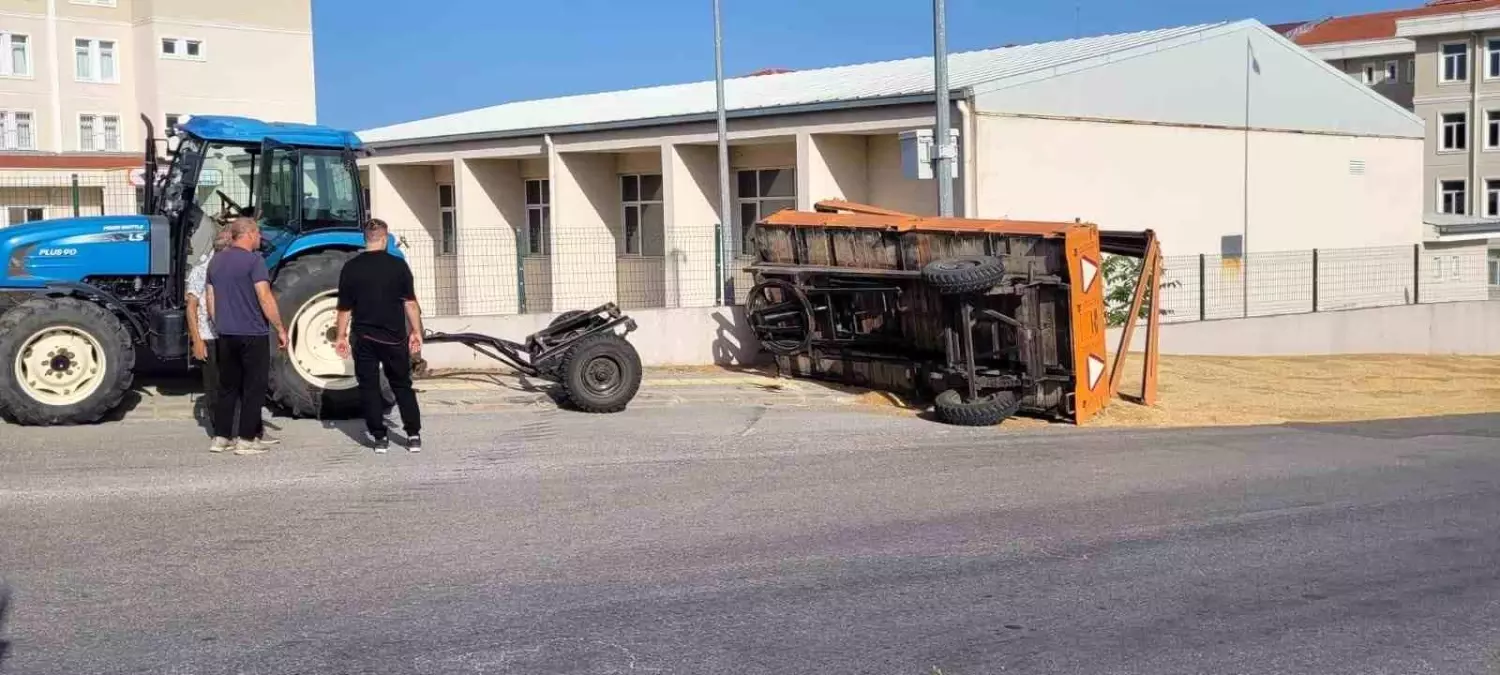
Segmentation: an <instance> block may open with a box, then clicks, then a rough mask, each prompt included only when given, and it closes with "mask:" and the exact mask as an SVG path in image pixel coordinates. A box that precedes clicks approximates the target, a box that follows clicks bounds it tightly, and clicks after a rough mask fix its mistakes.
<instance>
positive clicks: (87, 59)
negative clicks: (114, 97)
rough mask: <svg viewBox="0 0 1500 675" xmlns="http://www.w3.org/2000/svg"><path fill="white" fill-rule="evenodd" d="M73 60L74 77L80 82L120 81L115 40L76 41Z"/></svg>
mask: <svg viewBox="0 0 1500 675" xmlns="http://www.w3.org/2000/svg"><path fill="white" fill-rule="evenodd" d="M73 60H74V67H73V71H74V76H75V77H76V78H77V79H78V81H79V82H105V83H114V82H119V81H120V70H119V65H118V63H117V62H116V59H115V43H114V41H113V40H85V39H78V40H74V41H73Z"/></svg>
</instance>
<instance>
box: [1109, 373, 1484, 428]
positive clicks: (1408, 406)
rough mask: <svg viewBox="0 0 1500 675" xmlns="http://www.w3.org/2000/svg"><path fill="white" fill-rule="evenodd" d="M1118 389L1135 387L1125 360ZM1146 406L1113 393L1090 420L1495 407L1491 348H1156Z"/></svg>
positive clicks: (1300, 416)
mask: <svg viewBox="0 0 1500 675" xmlns="http://www.w3.org/2000/svg"><path fill="white" fill-rule="evenodd" d="M1127 363H1128V365H1127V368H1128V369H1127V370H1126V381H1125V385H1124V386H1122V387H1121V389H1122V391H1124V392H1125V393H1131V392H1138V391H1139V390H1140V384H1139V372H1140V361H1139V359H1138V358H1133V359H1131V360H1130V361H1128V362H1127ZM1159 391H1160V395H1161V398H1160V401H1159V402H1158V404H1157V405H1156V406H1155V407H1154V408H1145V407H1142V406H1139V405H1134V404H1131V403H1127V402H1122V401H1115V402H1114V403H1112V404H1111V405H1110V408H1109V410H1107V411H1106V412H1105V414H1104V415H1103V416H1102V417H1101V418H1100V419H1099V420H1098V421H1097V422H1096V423H1095V424H1097V425H1099V426H1196V425H1233V424H1278V423H1283V422H1333V421H1352V420H1367V419H1385V418H1396V417H1421V416H1427V415H1454V414H1463V413H1480V412H1496V411H1500V357H1480V356H1308V357H1182V356H1176V357H1162V360H1161V377H1160V385H1159Z"/></svg>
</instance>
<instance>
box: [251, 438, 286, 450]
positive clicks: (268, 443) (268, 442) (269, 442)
mask: <svg viewBox="0 0 1500 675" xmlns="http://www.w3.org/2000/svg"><path fill="white" fill-rule="evenodd" d="M255 442H257V443H260V444H261V445H263V446H265V447H268V448H269V447H272V446H276V445H281V439H279V438H271V437H270V436H261V437H260V438H257V439H255Z"/></svg>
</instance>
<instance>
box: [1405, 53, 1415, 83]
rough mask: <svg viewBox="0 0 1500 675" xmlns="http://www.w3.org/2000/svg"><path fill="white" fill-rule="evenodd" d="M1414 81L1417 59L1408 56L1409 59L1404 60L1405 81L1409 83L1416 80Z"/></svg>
mask: <svg viewBox="0 0 1500 675" xmlns="http://www.w3.org/2000/svg"><path fill="white" fill-rule="evenodd" d="M1416 81H1417V60H1416V59H1415V58H1410V59H1407V60H1406V83H1407V84H1411V83H1413V82H1416Z"/></svg>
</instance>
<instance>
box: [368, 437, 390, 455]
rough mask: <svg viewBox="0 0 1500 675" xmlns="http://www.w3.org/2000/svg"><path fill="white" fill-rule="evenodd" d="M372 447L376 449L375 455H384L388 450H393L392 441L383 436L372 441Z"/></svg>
mask: <svg viewBox="0 0 1500 675" xmlns="http://www.w3.org/2000/svg"><path fill="white" fill-rule="evenodd" d="M370 445H371V446H373V447H374V448H375V454H377V455H384V454H385V453H386V451H387V450H390V449H391V439H389V438H386V437H384V436H381V437H380V438H377V439H374V440H373V441H371V442H370Z"/></svg>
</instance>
